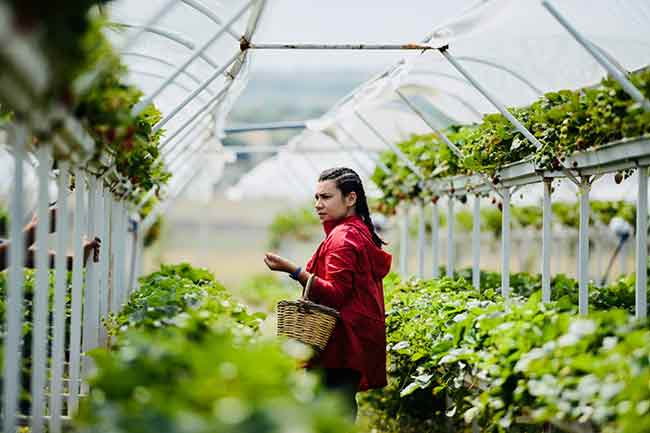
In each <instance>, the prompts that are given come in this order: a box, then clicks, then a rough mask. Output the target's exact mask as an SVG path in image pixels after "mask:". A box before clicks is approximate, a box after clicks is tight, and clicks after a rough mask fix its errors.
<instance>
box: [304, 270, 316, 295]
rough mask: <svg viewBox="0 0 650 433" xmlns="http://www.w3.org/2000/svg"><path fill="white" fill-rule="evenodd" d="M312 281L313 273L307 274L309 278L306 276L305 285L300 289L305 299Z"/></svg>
mask: <svg viewBox="0 0 650 433" xmlns="http://www.w3.org/2000/svg"><path fill="white" fill-rule="evenodd" d="M313 281H314V274H311V275H309V278H307V283H306V284H305V287H304V288H303V289H302V299H303V300H307V299H309V290H311V285H312V283H313Z"/></svg>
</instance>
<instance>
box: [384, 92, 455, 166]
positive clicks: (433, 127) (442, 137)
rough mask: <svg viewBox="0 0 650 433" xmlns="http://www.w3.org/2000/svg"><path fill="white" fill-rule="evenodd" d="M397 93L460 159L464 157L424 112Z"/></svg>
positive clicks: (400, 93)
mask: <svg viewBox="0 0 650 433" xmlns="http://www.w3.org/2000/svg"><path fill="white" fill-rule="evenodd" d="M395 93H397V96H399V97H400V98H401V99H402V101H404V103H405V104H406V106H407V107H409V108H410V109H411V111H413V112H414V113H415V114H416V115H417V116H418V117H419V118H420V119H421V120H422V121H423V122H424V123H425V124H426V125H427V126H428V127H429V128H431V130H432V131H433V132H434V134H436V135H437V136H438V138H440V140H442V141H443V142H444V143H445V144H446V145H447V147H449V149H451V151H452V152H453V153H454V154H455V155H456V156H457V157H459V158H462V157H463V153H462V152H461V151H460V149H458V147H456V145H455V144H454V143H452V141H451V140H450V139H449V137H447V135H446V134H444V133H442V131H440V130H439V129H438V128H436V127H435V126H434V125H433V123H431V121H430V120H429V119H428V118H427V117H426V116H425V115H424V113H423V112H422V110H420V109H419V108H418V107H417V106H416V105H415V104H413V103H412V102H411V101H410V100H409V99H408V98H407V97H406V96H405V95H404V94H403V93H402V92H401V91H400V90H399V89H396V90H395Z"/></svg>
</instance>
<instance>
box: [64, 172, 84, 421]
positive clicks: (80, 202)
mask: <svg viewBox="0 0 650 433" xmlns="http://www.w3.org/2000/svg"><path fill="white" fill-rule="evenodd" d="M74 176H75V211H74V236H73V249H74V260H73V264H72V312H71V319H70V366H69V372H68V375H69V377H70V382H69V384H68V394H69V396H68V415H72V414H74V413H75V412H76V411H77V405H78V402H79V375H80V362H81V361H80V359H81V299H82V290H83V289H82V287H83V284H84V270H83V256H84V252H83V244H82V239H83V237H84V235H85V233H86V229H85V227H86V224H85V202H86V198H85V181H84V174H83V172H82V171H81V169H79V168H77V169H75V173H74Z"/></svg>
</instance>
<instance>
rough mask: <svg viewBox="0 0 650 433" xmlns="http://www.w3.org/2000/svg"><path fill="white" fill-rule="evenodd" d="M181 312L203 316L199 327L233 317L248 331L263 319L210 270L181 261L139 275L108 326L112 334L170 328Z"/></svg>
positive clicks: (253, 328)
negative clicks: (148, 273) (138, 283)
mask: <svg viewBox="0 0 650 433" xmlns="http://www.w3.org/2000/svg"><path fill="white" fill-rule="evenodd" d="M181 313H185V314H189V315H198V316H199V317H201V316H205V317H204V320H202V321H203V322H205V323H203V325H202V326H211V325H212V323H211V320H213V319H215V320H222V319H228V320H230V319H232V320H236V321H237V322H238V323H239V324H241V325H242V326H243V325H245V326H247V327H249V328H250V330H249V332H250V333H253V332H255V331H256V330H257V329H258V327H259V321H260V320H261V319H262V318H264V315H262V314H254V315H253V314H249V313H248V311H247V310H246V307H245V306H244V305H242V304H239V303H237V302H235V301H234V300H233V299H232V296H231V295H230V293H229V292H228V291H226V289H225V288H224V287H223V286H222V285H221V284H220V283H219V282H217V281H216V280H215V279H214V276H213V275H212V274H211V273H210V272H209V271H207V270H205V269H198V268H193V267H191V266H190V265H189V264H187V263H182V264H180V265H175V266H166V265H162V267H161V270H160V271H158V272H154V273H152V274H150V275H148V276H146V277H143V278H141V279H140V286H139V288H138V290H136V291H135V292H134V293H133V294H132V295H131V296H130V297H129V300H128V302H127V303H126V305H125V306H124V307H123V308H122V310H121V311H120V312H119V314H117V315H116V316H114V317H112V318H111V319H110V321H109V323H108V325H109V326H108V328H109V331H110V332H111V333H112V334H117V333H119V332H120V331H121V330H127V329H141V328H144V329H155V328H169V327H171V326H174V325H175V324H176V320H177V318H178V315H179V314H181Z"/></svg>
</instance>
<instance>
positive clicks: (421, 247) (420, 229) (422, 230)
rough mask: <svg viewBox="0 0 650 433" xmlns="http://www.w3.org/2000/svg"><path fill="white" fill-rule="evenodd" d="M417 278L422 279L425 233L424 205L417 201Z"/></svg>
mask: <svg viewBox="0 0 650 433" xmlns="http://www.w3.org/2000/svg"><path fill="white" fill-rule="evenodd" d="M417 206H418V278H420V279H422V278H424V242H425V240H426V239H425V238H426V231H425V225H424V203H422V200H418V202H417Z"/></svg>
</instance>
